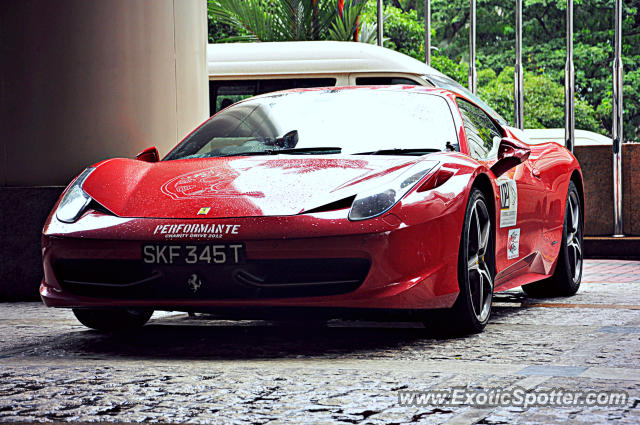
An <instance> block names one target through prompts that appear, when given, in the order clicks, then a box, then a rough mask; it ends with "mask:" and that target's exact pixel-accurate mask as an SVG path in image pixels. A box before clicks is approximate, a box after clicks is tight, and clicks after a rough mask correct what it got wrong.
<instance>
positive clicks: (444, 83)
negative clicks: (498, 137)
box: [424, 74, 509, 125]
mask: <svg viewBox="0 0 640 425" xmlns="http://www.w3.org/2000/svg"><path fill="white" fill-rule="evenodd" d="M424 78H426V79H427V80H429V81H430V82H431V83H432V84H434V85H435V86H436V87H440V88H442V89H447V90H451V91H452V92H455V93H458V94H461V95H463V96H466V97H467V98H469V99H471V100H472V101H474V102H475V103H476V104H477V105H478V106H480V107H481V108H482V109H484V110H485V111H486V112H488V113H489V115H491V116H492V117H493V118H494V119H495V120H496V121H498V122H499V123H500V124H502V125H509V123H508V122H507V120H505V119H504V118H502V116H501V115H500V114H499V113H497V112H496V111H494V110H493V108H492V107H491V106H489V105H487V104H486V103H485V102H484V101H483V100H482V99H480V98H479V97H478V96H476V95H475V94H473V93H471V92H470V91H469V90H468V89H467V88H465V87H464V86H462V85H461V84H458V82H457V81H455V80H452V79H451V78H449V77H445V76H442V75H433V74H429V75H425V76H424Z"/></svg>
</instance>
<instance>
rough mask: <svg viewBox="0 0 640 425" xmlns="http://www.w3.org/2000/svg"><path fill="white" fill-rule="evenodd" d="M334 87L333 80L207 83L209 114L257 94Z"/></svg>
mask: <svg viewBox="0 0 640 425" xmlns="http://www.w3.org/2000/svg"><path fill="white" fill-rule="evenodd" d="M335 85H336V79H335V78H277V79H270V80H233V81H209V112H210V113H211V115H213V114H215V113H216V112H218V111H220V110H222V109H224V108H226V107H227V106H230V105H232V104H234V103H236V102H239V101H241V100H243V99H246V98H248V97H251V96H256V95H259V94H264V93H271V92H274V91H279V90H287V89H299V88H308V87H327V86H335Z"/></svg>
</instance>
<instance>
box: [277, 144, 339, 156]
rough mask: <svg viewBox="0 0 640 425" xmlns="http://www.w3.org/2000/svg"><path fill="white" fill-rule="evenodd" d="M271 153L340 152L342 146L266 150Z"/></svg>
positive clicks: (308, 153)
mask: <svg viewBox="0 0 640 425" xmlns="http://www.w3.org/2000/svg"><path fill="white" fill-rule="evenodd" d="M267 152H269V154H271V155H279V154H281V153H291V154H296V153H299V154H303V155H305V154H306V155H311V154H314V153H340V152H342V148H338V147H325V146H322V147H313V148H291V149H272V150H268V151H267Z"/></svg>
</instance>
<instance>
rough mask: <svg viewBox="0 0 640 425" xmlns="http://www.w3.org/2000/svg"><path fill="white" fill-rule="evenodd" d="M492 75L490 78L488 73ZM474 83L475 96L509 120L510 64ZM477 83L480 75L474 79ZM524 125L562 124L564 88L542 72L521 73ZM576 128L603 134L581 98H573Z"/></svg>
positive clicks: (510, 106) (511, 82)
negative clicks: (522, 77)
mask: <svg viewBox="0 0 640 425" xmlns="http://www.w3.org/2000/svg"><path fill="white" fill-rule="evenodd" d="M491 74H493V78H492V75H491ZM483 78H484V79H485V81H484V82H485V84H482V85H480V84H479V85H478V86H479V87H480V88H479V90H478V94H479V96H480V97H481V98H482V99H484V100H485V101H486V102H487V103H489V104H490V105H491V106H492V107H494V108H495V109H496V111H497V112H498V113H499V114H500V115H502V116H503V117H505V119H507V121H511V122H513V91H514V90H513V84H514V72H513V67H506V68H504V69H503V70H502V72H501V73H500V74H499V75H498V76H497V77H495V73H493V71H491V72H489V73H486V75H485V76H484V77H483ZM478 81H479V82H480V78H478ZM524 126H525V128H557V127H564V87H563V86H562V85H560V84H558V83H556V82H555V81H553V80H552V79H551V78H549V77H547V76H545V75H539V74H534V73H532V72H527V71H525V73H524ZM576 128H579V129H583V130H591V131H595V132H600V133H603V131H602V129H601V128H600V126H599V125H598V121H597V119H596V111H595V110H594V109H593V107H592V106H591V105H589V103H587V102H586V101H584V100H580V99H577V100H576Z"/></svg>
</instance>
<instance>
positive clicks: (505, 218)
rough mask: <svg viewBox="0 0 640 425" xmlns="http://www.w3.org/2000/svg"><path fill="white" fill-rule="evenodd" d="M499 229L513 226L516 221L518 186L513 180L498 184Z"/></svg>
mask: <svg viewBox="0 0 640 425" xmlns="http://www.w3.org/2000/svg"><path fill="white" fill-rule="evenodd" d="M499 187H500V227H510V226H515V225H516V223H517V221H518V186H516V182H515V180H505V181H503V182H499Z"/></svg>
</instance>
